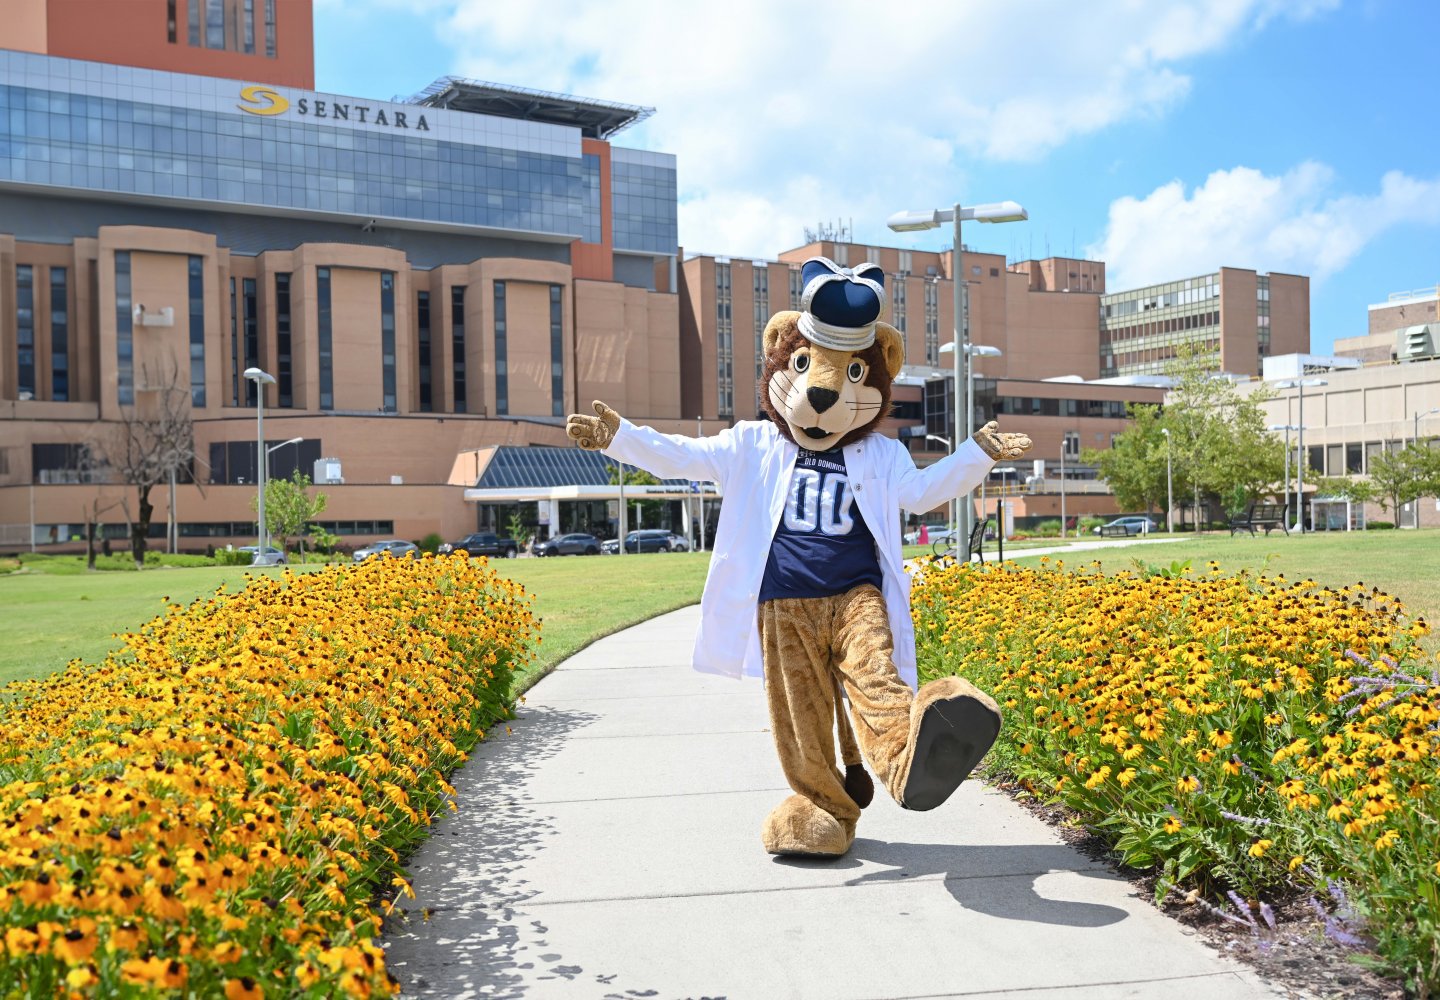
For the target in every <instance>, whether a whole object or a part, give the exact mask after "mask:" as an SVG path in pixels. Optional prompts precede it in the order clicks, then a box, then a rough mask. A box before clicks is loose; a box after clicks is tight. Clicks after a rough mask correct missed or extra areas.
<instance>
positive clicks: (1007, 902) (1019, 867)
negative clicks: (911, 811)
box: [775, 838, 1129, 927]
mask: <svg viewBox="0 0 1440 1000" xmlns="http://www.w3.org/2000/svg"><path fill="white" fill-rule="evenodd" d="M866 861H869V862H872V863H874V864H879V865H885V866H887V870H885V871H878V872H867V873H866V874H864V875H861V876H860V877H859V878H855V879H851V880H850V881H849V882H847V883H846V885H874V884H877V883H881V882H902V881H905V880H907V879H916V878H922V877H924V876H927V875H942V876H944V880H945V889H946V891H948V892H949V893H950V895H951V896H952V897H953V898H954V900H955V902H957V903H959V904H960V905H961V906H963V907H965V908H966V909H967V910H974V911H975V912H976V913H983V914H985V915H987V916H991V917H998V918H1000V919H1002V920H1027V921H1030V922H1032V923H1041V924H1063V925H1065V926H1069V927H1105V926H1107V925H1109V924H1114V923H1119V922H1120V921H1122V920H1124V919H1125V918H1126V917H1127V916H1129V914H1127V913H1126V912H1125V911H1124V910H1122V909H1120V908H1118V907H1115V906H1106V905H1104V904H1103V903H1083V902H1077V901H1074V900H1065V899H1047V898H1046V897H1044V896H1041V895H1040V894H1039V893H1038V892H1037V891H1036V886H1035V883H1036V880H1038V879H1039V878H1040V877H1041V876H1043V875H1048V874H1050V873H1051V872H1073V873H1074V874H1076V875H1084V876H1088V877H1090V878H1098V879H1104V880H1107V881H1112V882H1113V881H1123V880H1121V879H1119V877H1118V876H1116V875H1115V874H1114V873H1113V872H1111V871H1109V870H1108V869H1104V868H1092V867H1086V866H1088V865H1089V862H1087V860H1086V859H1085V856H1084V855H1082V854H1079V853H1078V852H1076V851H1074V850H1072V849H1071V848H1069V847H1065V846H1063V845H1058V844H1015V845H990V846H966V847H960V846H956V845H954V844H902V843H885V842H883V841H878V840H866V839H864V838H861V839H858V840H856V841H855V845H854V846H853V847H851V848H850V853H849V854H847V855H846V856H845V857H843V858H841V859H839V860H836V861H821V860H813V861H809V860H805V859H801V858H776V859H775V862H776V863H777V864H782V865H791V866H795V867H799V868H836V869H844V868H858V867H859V866H860V865H861V863H862V862H866ZM1022 880H1025V881H1026V885H1025V888H1024V889H1023V891H1022V890H1021V889H1020V886H1019V883H1020V882H1021V881H1022Z"/></svg>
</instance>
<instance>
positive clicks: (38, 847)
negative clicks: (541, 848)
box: [0, 557, 539, 998]
mask: <svg viewBox="0 0 1440 1000" xmlns="http://www.w3.org/2000/svg"><path fill="white" fill-rule="evenodd" d="M123 638H124V642H125V649H124V650H123V651H122V652H121V653H119V654H116V655H114V656H112V657H109V658H107V659H106V660H105V662H104V663H102V664H100V665H98V666H87V665H83V664H80V663H74V664H72V665H71V666H70V668H69V669H68V670H67V671H65V672H64V673H63V674H60V675H57V676H55V677H53V678H50V679H47V680H44V681H38V682H30V683H28V684H24V685H17V688H18V689H19V690H18V692H17V694H18V696H17V697H16V699H15V700H14V701H12V702H11V703H9V704H5V705H0V733H3V735H4V742H3V746H0V914H3V915H4V921H3V939H0V951H3V952H4V955H3V961H0V996H14V995H21V996H49V995H66V994H67V993H73V994H78V995H81V996H95V997H115V996H126V995H137V996H139V995H150V991H151V990H155V989H159V990H161V991H164V990H167V989H173V990H183V991H184V994H185V995H188V996H203V997H247V998H249V997H262V996H317V997H319V996H325V997H329V996H336V995H352V996H370V995H372V994H378V995H387V994H389V993H391V992H392V991H393V982H392V981H391V979H390V977H389V976H388V975H387V973H386V971H385V967H384V956H383V953H382V951H381V949H380V948H379V946H378V945H377V944H376V943H375V941H374V937H375V934H376V932H377V930H378V926H379V916H378V915H377V914H376V913H374V912H373V911H372V903H373V902H374V901H375V900H376V898H377V894H380V893H383V892H392V893H393V892H394V891H395V889H396V888H398V889H399V890H400V891H406V890H407V889H408V886H407V885H406V883H405V881H404V879H403V877H402V875H401V870H400V857H401V854H402V853H404V852H405V851H407V850H409V849H410V848H411V847H413V846H414V845H415V844H416V843H418V842H419V841H420V840H421V839H423V838H424V836H425V833H426V829H427V826H428V824H429V823H430V821H431V819H432V818H433V816H434V814H435V812H436V811H437V810H438V809H440V808H441V807H442V806H443V805H446V804H447V803H448V804H449V805H450V807H451V808H454V804H453V802H450V801H448V796H450V795H451V794H453V789H451V788H450V786H449V785H448V784H447V783H446V780H445V777H446V775H447V774H448V773H449V772H450V771H451V770H452V769H453V768H454V767H455V766H456V764H458V763H459V762H460V761H462V760H464V759H465V753H466V751H468V750H469V749H470V748H471V747H473V746H474V744H475V743H476V742H478V741H479V740H480V739H482V738H483V737H484V733H485V730H486V729H487V728H489V727H491V726H492V725H495V724H498V723H503V720H505V719H508V718H510V717H511V699H512V696H511V694H510V684H511V673H512V671H513V670H514V669H516V668H517V667H519V666H520V665H521V664H523V663H524V662H525V660H526V659H527V658H528V656H529V652H528V651H529V648H530V647H531V645H533V643H535V642H538V641H539V640H538V623H537V622H536V621H535V619H534V618H533V617H532V615H531V610H530V600H529V598H528V597H527V596H526V595H525V594H524V592H523V591H521V590H520V589H519V588H518V587H516V586H514V585H513V584H511V583H509V582H508V581H504V580H501V579H500V578H498V577H497V576H496V575H495V574H494V573H493V572H491V571H490V570H489V569H488V568H487V565H486V564H485V563H484V562H483V561H482V562H476V563H472V562H470V561H469V560H468V559H465V558H463V557H457V558H441V559H434V558H431V557H427V558H425V559H423V560H412V559H404V560H395V559H383V560H382V559H375V560H370V561H369V562H366V563H363V564H361V565H358V566H340V567H331V568H327V569H325V570H322V571H319V572H315V573H309V574H300V575H291V574H289V573H286V574H285V575H284V576H282V577H279V578H267V577H261V578H256V579H252V580H251V582H250V584H249V586H247V587H246V588H245V589H244V590H243V591H241V592H240V593H238V594H235V595H225V594H224V593H223V592H222V593H217V594H216V595H215V596H214V597H212V598H209V599H203V600H199V601H196V602H195V603H194V604H192V605H190V606H189V607H188V608H181V607H180V606H178V605H171V606H169V608H168V610H167V613H166V614H165V615H164V616H162V617H160V618H157V619H155V620H154V621H152V622H151V623H150V624H148V625H147V626H145V627H144V628H142V629H141V630H140V631H139V632H138V633H137V634H133V635H126V636H124V637H123Z"/></svg>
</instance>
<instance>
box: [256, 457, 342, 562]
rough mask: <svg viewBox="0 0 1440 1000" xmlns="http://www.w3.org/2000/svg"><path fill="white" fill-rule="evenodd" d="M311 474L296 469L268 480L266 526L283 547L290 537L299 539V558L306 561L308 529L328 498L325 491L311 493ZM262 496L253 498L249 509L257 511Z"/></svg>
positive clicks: (322, 511) (266, 488)
mask: <svg viewBox="0 0 1440 1000" xmlns="http://www.w3.org/2000/svg"><path fill="white" fill-rule="evenodd" d="M309 489H310V477H309V476H307V475H305V473H303V472H299V471H296V472H295V473H293V474H292V475H291V476H290V478H289V479H270V480H267V481H266V483H265V529H266V533H267V534H269V535H270V536H271V537H272V538H278V539H280V550H281V551H282V552H283V551H286V550H287V549H288V548H289V544H290V539H292V538H299V540H300V561H301V562H304V561H305V529H306V527H307V526H308V525H309V524H310V522H311V521H313V520H315V518H317V517H319V516H320V515H321V514H322V513H324V511H325V504H326V503H327V502H328V500H329V497H327V496H326V495H325V494H324V493H316V494H315V496H313V497H312V496H310V494H309V493H308V492H307V491H308V490H309ZM259 505H260V499H259V497H251V499H250V509H251V510H257V509H258V508H259Z"/></svg>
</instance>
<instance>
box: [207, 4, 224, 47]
mask: <svg viewBox="0 0 1440 1000" xmlns="http://www.w3.org/2000/svg"><path fill="white" fill-rule="evenodd" d="M205 47H206V48H207V49H223V48H224V47H225V0H205Z"/></svg>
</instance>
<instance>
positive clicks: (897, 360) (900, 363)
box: [875, 323, 905, 379]
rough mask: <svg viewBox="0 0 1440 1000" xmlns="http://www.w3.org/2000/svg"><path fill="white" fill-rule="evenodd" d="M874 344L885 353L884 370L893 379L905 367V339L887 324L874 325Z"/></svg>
mask: <svg viewBox="0 0 1440 1000" xmlns="http://www.w3.org/2000/svg"><path fill="white" fill-rule="evenodd" d="M875 343H877V344H879V345H880V350H881V351H883V352H884V353H885V368H886V370H887V371H889V372H890V378H891V379H894V378H895V377H896V376H897V375H899V374H900V369H901V368H903V367H904V366H905V339H904V338H903V337H901V336H900V331H899V330H897V329H895V328H894V327H893V326H891V325H890V324H889V323H876V324H875Z"/></svg>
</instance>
